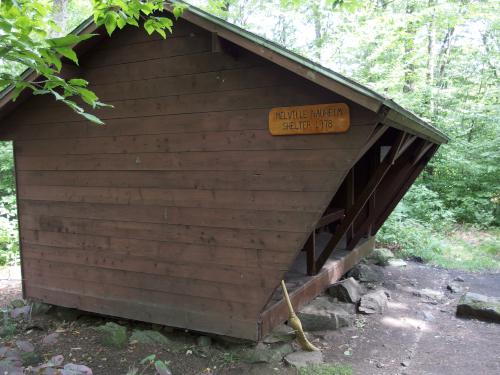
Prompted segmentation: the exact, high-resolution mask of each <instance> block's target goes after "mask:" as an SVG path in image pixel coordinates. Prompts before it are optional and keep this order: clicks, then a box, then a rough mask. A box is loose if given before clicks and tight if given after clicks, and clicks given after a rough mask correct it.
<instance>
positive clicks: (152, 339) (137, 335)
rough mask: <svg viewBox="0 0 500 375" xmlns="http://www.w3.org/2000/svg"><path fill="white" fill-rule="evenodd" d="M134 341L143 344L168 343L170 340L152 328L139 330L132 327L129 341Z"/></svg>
mask: <svg viewBox="0 0 500 375" xmlns="http://www.w3.org/2000/svg"><path fill="white" fill-rule="evenodd" d="M132 341H135V342H137V343H139V344H144V345H168V344H170V340H169V339H167V338H166V337H165V336H164V335H163V334H161V333H160V332H158V331H153V330H144V331H142V330H140V329H134V332H132V335H131V336H130V342H132Z"/></svg>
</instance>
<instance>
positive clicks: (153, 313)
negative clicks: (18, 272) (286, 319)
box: [26, 283, 257, 340]
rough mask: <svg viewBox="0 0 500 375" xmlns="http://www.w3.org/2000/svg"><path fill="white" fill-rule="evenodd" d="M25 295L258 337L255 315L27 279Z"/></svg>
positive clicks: (132, 316)
mask: <svg viewBox="0 0 500 375" xmlns="http://www.w3.org/2000/svg"><path fill="white" fill-rule="evenodd" d="M26 297H27V298H34V299H41V300H43V301H45V302H46V303H50V304H55V305H60V306H66V307H71V308H77V309H80V310H84V311H92V312H97V313H101V314H107V315H113V316H121V317H123V318H128V319H135V320H142V321H147V322H152V323H157V324H166V325H170V326H173V327H179V328H189V329H192V330H198V331H203V332H212V333H218V334H224V335H228V336H237V337H242V338H247V339H250V340H255V339H256V338H257V323H256V321H255V319H251V320H242V319H238V318H236V317H233V316H232V315H231V314H224V315H221V314H207V313H205V312H204V311H201V312H200V311H198V312H191V311H184V310H180V309H176V308H175V307H174V306H171V305H159V304H158V303H156V302H150V303H143V304H140V303H134V304H131V303H130V299H124V300H121V299H116V298H109V297H107V296H104V297H96V296H92V295H82V294H81V293H79V292H78V291H77V292H75V293H68V292H67V291H64V290H61V289H60V288H57V286H52V287H50V288H41V287H38V286H36V285H32V284H29V283H27V285H26Z"/></svg>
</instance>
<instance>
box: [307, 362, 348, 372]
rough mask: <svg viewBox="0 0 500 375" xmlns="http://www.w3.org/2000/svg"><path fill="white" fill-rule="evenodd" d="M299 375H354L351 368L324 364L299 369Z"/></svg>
mask: <svg viewBox="0 0 500 375" xmlns="http://www.w3.org/2000/svg"><path fill="white" fill-rule="evenodd" d="M299 375H353V372H352V368H351V366H348V365H340V364H326V363H325V364H322V365H314V366H309V367H303V368H301V369H299Z"/></svg>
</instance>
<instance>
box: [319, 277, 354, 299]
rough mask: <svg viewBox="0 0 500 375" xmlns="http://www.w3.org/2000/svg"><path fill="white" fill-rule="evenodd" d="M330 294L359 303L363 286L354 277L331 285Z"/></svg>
mask: <svg viewBox="0 0 500 375" xmlns="http://www.w3.org/2000/svg"><path fill="white" fill-rule="evenodd" d="M327 292H328V294H329V295H331V296H332V297H335V298H337V299H338V300H339V301H342V302H350V303H358V302H359V300H360V299H361V295H362V294H363V288H362V287H361V285H359V283H358V282H357V281H356V280H355V279H354V278H352V277H349V278H347V279H345V280H342V281H340V282H338V283H336V284H333V285H332V286H330V287H329V288H328V290H327Z"/></svg>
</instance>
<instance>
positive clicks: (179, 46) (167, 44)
mask: <svg viewBox="0 0 500 375" xmlns="http://www.w3.org/2000/svg"><path fill="white" fill-rule="evenodd" d="M132 48H133V49H131V47H130V46H129V45H121V46H116V47H115V48H113V49H112V50H94V51H92V54H89V55H88V56H87V57H86V58H84V59H83V60H82V63H81V65H82V67H83V68H88V67H98V66H109V65H114V64H123V63H130V62H137V61H145V60H149V59H158V58H162V57H169V56H177V55H185V54H188V53H199V52H207V51H210V49H211V40H210V36H209V35H208V34H198V35H197V34H192V35H186V36H184V37H178V38H170V39H168V40H149V41H145V42H143V43H136V44H134V45H133V47H132Z"/></svg>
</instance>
